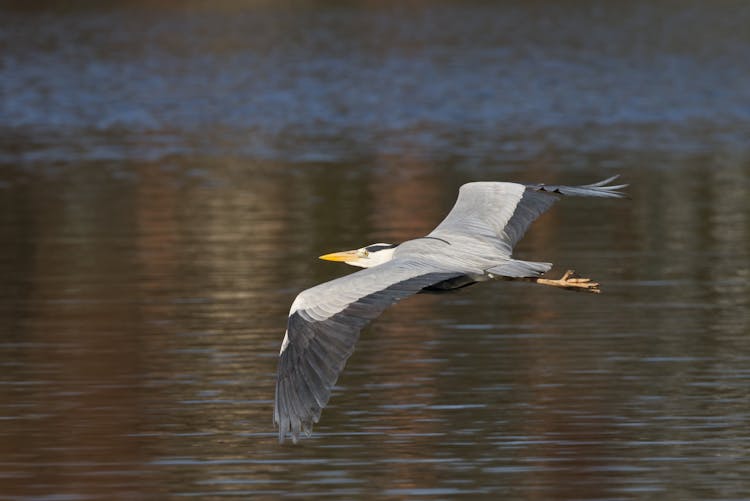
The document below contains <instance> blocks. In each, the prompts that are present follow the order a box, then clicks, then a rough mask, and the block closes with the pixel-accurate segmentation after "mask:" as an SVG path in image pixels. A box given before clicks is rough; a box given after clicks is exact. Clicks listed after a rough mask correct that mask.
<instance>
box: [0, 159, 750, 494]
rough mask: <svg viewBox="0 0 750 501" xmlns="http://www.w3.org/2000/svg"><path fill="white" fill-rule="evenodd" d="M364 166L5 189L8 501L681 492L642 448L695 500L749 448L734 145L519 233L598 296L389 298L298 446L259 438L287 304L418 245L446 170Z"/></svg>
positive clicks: (191, 171)
mask: <svg viewBox="0 0 750 501" xmlns="http://www.w3.org/2000/svg"><path fill="white" fill-rule="evenodd" d="M709 161H712V162H713V161H715V162H717V163H716V164H715V165H717V166H721V168H720V169H716V170H714V169H707V168H705V166H704V162H709ZM377 162H378V163H377V164H376V165H377V168H374V169H370V168H359V169H357V168H356V167H353V166H351V165H348V164H347V165H333V166H331V165H326V166H310V167H309V168H308V167H306V168H305V169H299V168H297V167H295V166H293V165H290V166H279V165H278V164H243V163H241V162H233V161H231V160H227V161H224V162H221V165H213V166H212V167H210V168H209V167H208V166H207V164H203V163H200V162H198V163H196V164H195V165H191V167H190V168H187V167H184V166H182V167H175V168H171V167H169V166H155V165H152V164H139V165H135V166H133V167H132V169H133V172H134V175H133V176H131V177H129V178H127V179H122V178H120V177H110V176H109V175H108V174H107V173H103V172H102V171H101V170H100V169H99V167H100V166H99V165H91V166H84V167H80V168H79V169H71V170H70V171H69V172H68V173H67V175H66V176H64V177H61V178H55V179H54V180H53V181H54V182H52V181H50V180H49V179H47V178H45V177H44V176H41V175H40V176H39V179H38V180H37V182H35V183H33V184H32V185H28V186H26V187H25V188H20V189H19V190H17V191H14V192H13V194H12V197H13V198H11V199H12V200H13V205H14V207H17V213H18V214H15V215H13V216H12V217H10V216H7V215H6V216H5V220H4V221H5V222H4V224H3V228H2V231H3V235H4V237H7V241H8V242H13V244H12V245H13V246H14V250H13V251H12V252H11V251H9V250H8V249H3V250H2V252H3V254H2V256H3V259H2V260H0V266H2V267H3V273H4V275H5V276H7V277H9V281H8V282H7V283H4V284H3V286H2V288H1V289H0V290H2V291H3V302H2V310H0V311H2V315H3V317H2V319H1V320H2V322H3V326H8V327H9V328H8V329H6V331H7V332H8V334H6V337H4V338H3V344H2V345H1V347H0V355H1V356H2V359H0V363H2V367H3V369H4V374H5V377H4V378H3V384H2V386H0V406H2V407H1V408H2V415H3V417H4V419H3V429H2V430H0V435H1V436H2V437H1V438H2V440H0V454H2V457H3V469H4V472H3V474H4V475H5V477H6V478H5V480H6V481H5V482H4V488H5V490H4V492H7V493H9V495H17V496H22V495H29V494H38V495H44V494H49V493H57V494H69V495H74V494H76V495H85V494H90V495H93V496H95V497H106V496H107V495H111V494H112V493H122V492H131V493H132V492H136V493H139V494H143V495H147V496H148V495H150V494H152V493H162V492H168V493H171V494H179V493H193V494H195V493H206V494H207V495H209V494H211V493H214V494H215V493H217V492H221V493H232V492H237V490H239V489H244V490H247V491H253V492H256V491H257V492H261V493H265V494H266V495H269V493H283V492H308V493H322V492H328V493H330V492H333V491H337V489H339V491H337V492H344V490H345V489H346V488H350V489H352V490H350V491H346V492H349V493H350V495H352V496H356V495H358V494H361V495H369V494H376V493H381V492H386V491H387V492H391V493H392V494H394V495H398V493H401V494H404V495H406V494H405V493H408V492H411V491H413V490H416V489H429V488H435V487H436V486H437V487H441V488H445V489H448V490H447V491H445V492H453V491H451V490H450V489H456V488H457V487H456V486H459V487H460V488H461V489H462V488H464V487H465V488H466V489H467V490H472V489H474V490H477V491H478V492H485V493H486V492H490V493H498V492H503V488H504V487H506V486H510V487H508V488H509V489H511V490H512V489H520V490H521V491H523V492H529V493H531V494H529V495H530V496H533V495H535V494H534V493H538V497H539V498H548V497H553V498H558V499H564V498H575V497H591V498H605V497H611V496H612V495H613V493H614V494H616V493H617V492H618V491H617V489H620V488H627V487H628V486H629V485H632V484H633V483H634V482H640V481H643V482H651V484H654V483H657V484H659V485H661V486H665V485H666V486H669V485H673V484H674V483H675V482H677V477H675V476H674V475H673V474H669V471H671V469H672V468H675V466H674V465H673V464H671V463H668V462H666V460H664V462H661V463H659V462H658V461H657V460H654V459H649V458H652V457H654V456H657V457H668V456H674V457H679V458H681V459H680V461H681V463H680V466H679V467H676V468H677V470H676V471H677V473H678V474H679V475H678V476H679V477H680V478H683V477H684V478H688V479H691V478H692V479H693V480H692V484H691V485H693V486H694V485H697V484H700V483H710V481H709V479H708V478H707V477H706V476H705V475H706V474H700V473H699V472H700V471H701V468H709V469H710V468H715V467H716V465H715V464H713V465H712V464H708V460H707V459H706V458H708V457H715V456H716V454H717V453H718V452H719V449H720V450H721V452H722V453H724V454H727V455H729V457H730V458H741V457H743V455H745V452H746V449H747V437H746V433H745V431H744V428H743V427H742V426H740V424H741V423H743V422H744V421H745V420H746V418H747V412H746V409H744V407H743V405H744V404H743V402H745V400H746V398H745V397H746V395H747V377H748V374H747V370H746V368H744V367H745V366H746V361H747V360H746V358H747V357H746V353H747V349H748V341H747V336H746V332H747V329H748V316H747V310H748V300H747V297H748V285H747V284H748V282H747V278H748V277H747V257H748V245H749V244H748V241H747V240H748V236H749V235H750V229H749V228H748V218H747V214H748V212H747V197H746V196H745V195H746V193H747V192H748V181H749V178H748V173H747V172H748V171H747V169H746V161H745V160H744V159H742V158H733V157H729V158H727V159H725V160H719V161H717V160H706V159H700V161H696V162H695V163H692V164H690V165H689V166H687V167H685V171H684V172H683V173H682V174H677V173H672V172H670V171H665V172H654V171H649V172H646V173H639V172H638V171H636V170H633V171H631V172H629V173H627V181H629V182H631V183H632V184H633V186H632V188H631V194H632V200H631V201H623V202H622V203H620V202H616V203H615V202H612V203H609V202H607V201H591V200H574V199H571V200H566V201H565V203H564V205H563V204H560V206H558V207H556V208H555V210H554V211H553V212H551V213H549V214H548V215H545V216H544V217H543V218H541V219H540V220H539V222H538V224H536V225H535V226H534V227H533V228H532V230H531V231H530V233H529V235H528V237H527V239H525V240H524V243H523V244H522V245H521V246H520V247H519V252H518V255H519V257H521V258H525V259H537V260H547V259H549V260H551V261H554V262H555V263H556V264H557V265H558V266H559V267H558V268H557V273H560V272H561V271H563V270H564V269H565V268H566V267H568V265H570V266H571V267H575V268H577V269H579V270H581V271H584V270H585V271H586V272H591V273H592V274H593V275H594V277H595V278H597V279H601V280H602V281H603V283H604V287H605V293H604V294H602V295H601V296H586V295H579V294H572V293H565V292H561V291H555V290H547V289H545V288H542V287H539V286H534V285H530V284H512V283H494V284H481V285H478V286H475V287H472V288H469V289H467V290H465V291H462V292H460V293H457V294H448V295H440V296H437V295H420V296H417V297H414V298H411V299H410V300H408V301H405V302H403V303H401V304H399V305H397V306H395V307H394V308H392V309H390V310H388V311H387V312H386V313H385V314H384V315H383V316H382V317H381V318H380V319H378V320H377V321H376V322H374V323H373V324H372V325H371V326H370V327H368V328H367V329H365V331H364V332H363V336H362V339H361V341H360V343H359V345H358V347H357V351H356V352H355V354H354V355H353V357H352V359H351V360H350V363H349V364H348V365H347V368H346V370H345V372H344V375H343V376H342V378H341V389H340V390H336V391H335V392H334V396H333V398H332V400H331V406H330V408H329V409H326V411H324V413H323V419H322V421H321V423H319V425H318V426H317V428H316V433H315V435H314V436H313V438H312V439H311V440H308V441H305V442H304V443H303V444H301V445H300V446H298V447H292V446H284V447H280V446H278V445H277V444H276V437H275V435H274V433H273V431H274V430H273V428H272V425H271V408H272V402H271V398H272V395H273V384H274V374H275V369H276V367H275V363H276V355H277V353H278V347H279V343H280V341H281V337H282V336H283V331H284V322H285V320H286V314H287V310H288V308H289V305H290V303H291V301H292V300H293V298H294V296H295V295H296V294H297V293H298V292H299V291H300V290H303V289H304V288H307V287H310V286H312V285H314V284H316V283H319V282H321V281H323V280H326V279H328V278H333V277H336V276H341V275H343V274H345V273H348V272H351V271H352V270H350V269H348V268H344V267H342V266H336V265H330V264H329V263H323V262H319V261H318V260H316V258H315V257H316V256H317V255H319V254H320V253H322V252H324V251H327V250H335V249H337V248H347V247H354V246H357V245H362V244H365V243H370V242H375V241H379V240H383V241H394V242H398V241H400V240H402V239H405V238H410V237H412V236H415V235H420V234H424V233H425V232H426V231H428V230H429V229H430V228H431V227H432V226H433V225H434V224H435V222H436V221H438V220H440V219H441V218H442V216H443V215H444V213H445V211H446V210H447V209H448V208H449V207H450V205H451V204H452V202H453V200H454V199H455V195H456V191H455V190H456V185H457V184H460V182H461V179H454V178H455V177H457V176H456V174H455V173H450V172H449V173H446V174H440V173H439V171H438V169H437V167H436V166H434V165H432V164H430V163H429V162H428V161H413V162H412V161H405V163H403V164H398V165H397V164H394V166H393V167H391V166H389V165H388V164H387V163H383V162H384V160H383V159H382V158H380V159H378V160H377ZM722 162H724V163H722ZM188 163H189V162H187V161H186V162H185V164H188ZM709 165H713V164H709ZM280 167H285V168H284V169H281V168H280ZM403 167H407V168H408V172H401V171H400V169H399V168H403ZM686 173H687V174H686ZM688 174H690V175H688ZM507 177H508V178H510V179H528V180H534V179H543V180H546V181H550V182H553V181H562V180H563V178H564V176H561V175H559V174H554V173H553V174H551V175H550V176H546V175H545V174H544V173H542V172H535V173H528V172H509V173H508V174H507ZM571 177H574V176H572V175H571ZM598 177H601V176H600V175H599V173H597V172H589V173H580V180H582V181H585V180H590V179H591V180H593V179H596V178H598ZM592 203H595V204H597V205H596V206H597V211H592V209H591V204H592ZM21 213H23V214H21ZM375 214H378V216H375ZM328 246H331V247H328ZM12 256H24V258H23V259H20V258H11V257H12ZM648 461H652V462H653V464H652V463H648ZM738 464H740V465H741V464H742V463H741V461H740V462H739V463H738ZM742 469H743V468H742V467H735V468H734V469H732V468H731V467H729V466H728V465H726V464H725V465H724V470H725V472H726V473H725V474H724V473H722V475H724V476H722V477H721V478H722V479H728V478H729V477H730V476H731V474H732V472H735V473H737V472H738V471H741V470H742ZM707 471H709V470H707ZM719 473H721V472H719ZM332 475H335V476H336V479H338V481H340V482H341V484H340V485H338V484H336V481H334V480H332ZM701 475H703V476H701ZM306 482H307V483H306ZM331 485H335V487H331ZM723 485H726V484H723ZM5 486H7V487H5ZM483 489H484V490H483ZM459 490H460V489H459ZM687 491H689V489H687ZM687 491H686V492H687Z"/></svg>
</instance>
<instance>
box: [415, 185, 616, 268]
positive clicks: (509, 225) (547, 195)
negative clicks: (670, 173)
mask: <svg viewBox="0 0 750 501" xmlns="http://www.w3.org/2000/svg"><path fill="white" fill-rule="evenodd" d="M617 177H618V176H613V177H610V178H608V179H604V180H602V181H599V182H597V183H592V184H586V185H582V186H563V185H546V184H518V183H494V182H476V183H468V184H465V185H463V186H462V187H461V189H460V190H459V192H458V199H457V200H456V203H455V205H454V206H453V209H451V211H450V213H449V214H448V216H447V217H446V218H445V219H444V220H443V221H442V222H441V223H440V224H439V225H438V226H437V227H436V228H435V229H434V230H433V231H432V232H431V233H430V234H429V235H428V236H431V237H437V238H442V239H445V240H446V241H449V242H454V241H458V242H463V243H464V245H467V246H471V245H472V244H474V245H476V242H478V241H481V242H486V241H488V239H489V240H492V241H493V244H494V246H495V248H497V249H498V250H500V251H501V252H503V253H504V254H505V256H506V257H508V258H509V257H510V256H511V254H512V253H513V247H515V245H516V244H517V243H518V241H519V240H521V238H522V237H523V235H524V234H525V233H526V230H527V229H528V228H529V226H530V225H531V223H533V222H534V221H535V220H536V219H537V218H538V217H539V216H540V215H542V214H543V213H544V212H545V211H547V209H549V208H550V207H552V205H553V204H554V203H555V202H556V201H557V200H558V199H559V196H560V195H565V196H577V197H604V198H622V197H623V196H624V195H623V194H622V192H620V191H619V190H621V189H622V188H625V187H626V186H627V185H626V184H621V185H610V184H609V183H611V182H612V181H614V180H615V179H617ZM457 250H458V249H455V248H454V249H453V251H454V252H456V251H457Z"/></svg>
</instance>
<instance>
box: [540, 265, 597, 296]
mask: <svg viewBox="0 0 750 501" xmlns="http://www.w3.org/2000/svg"><path fill="white" fill-rule="evenodd" d="M536 282H537V283H538V284H542V285H551V286H553V287H562V288H563V289H568V290H571V291H578V292H593V293H594V294H599V293H600V292H601V289H599V284H598V283H597V282H592V281H591V279H590V278H582V277H580V276H578V274H577V273H576V272H575V271H574V270H568V271H566V272H565V274H564V275H563V276H562V277H560V278H558V279H557V280H550V279H548V278H538V279H537V281H536Z"/></svg>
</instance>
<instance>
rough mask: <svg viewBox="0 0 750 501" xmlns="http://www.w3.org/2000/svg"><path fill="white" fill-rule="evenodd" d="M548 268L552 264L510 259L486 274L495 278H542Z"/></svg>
mask: <svg viewBox="0 0 750 501" xmlns="http://www.w3.org/2000/svg"><path fill="white" fill-rule="evenodd" d="M550 268H552V263H537V262H534V261H521V260H518V259H511V260H510V261H508V262H507V263H503V264H500V265H497V266H493V267H492V268H490V269H489V270H487V271H486V273H488V274H490V275H494V276H497V277H512V278H532V277H539V276H542V275H543V274H544V273H546V272H548V271H549V270H550Z"/></svg>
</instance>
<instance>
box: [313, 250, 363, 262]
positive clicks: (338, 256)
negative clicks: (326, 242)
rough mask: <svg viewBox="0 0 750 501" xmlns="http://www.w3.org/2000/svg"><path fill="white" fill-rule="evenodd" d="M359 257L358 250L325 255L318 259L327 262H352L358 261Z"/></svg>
mask: <svg viewBox="0 0 750 501" xmlns="http://www.w3.org/2000/svg"><path fill="white" fill-rule="evenodd" d="M358 257H359V256H358V255H357V251H356V250H350V251H343V252H333V253H331V254H325V255H323V256H320V257H319V258H318V259H324V260H326V261H343V262H347V261H352V260H354V259H357V258H358Z"/></svg>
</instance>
